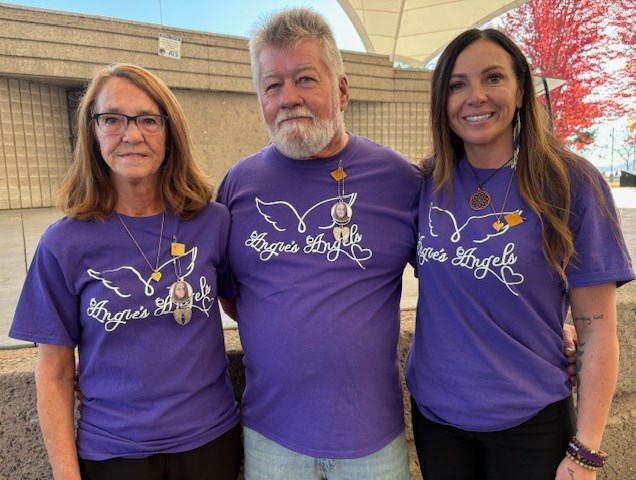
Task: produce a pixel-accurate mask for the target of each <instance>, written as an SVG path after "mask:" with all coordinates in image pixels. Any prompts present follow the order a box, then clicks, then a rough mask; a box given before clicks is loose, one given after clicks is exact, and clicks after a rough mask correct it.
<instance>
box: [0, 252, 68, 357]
mask: <svg viewBox="0 0 636 480" xmlns="http://www.w3.org/2000/svg"><path fill="white" fill-rule="evenodd" d="M71 285H72V284H69V282H68V279H67V278H66V276H65V274H64V270H63V268H62V266H61V265H60V263H59V261H58V259H57V258H56V257H55V255H54V254H53V253H52V252H51V251H50V250H49V249H48V248H47V246H46V245H45V244H44V243H43V242H42V240H41V241H40V244H39V245H38V247H37V249H36V251H35V254H34V256H33V260H32V262H31V266H30V267H29V271H28V272H27V276H26V280H25V282H24V287H23V289H22V292H21V294H20V298H19V299H18V304H17V307H16V311H15V315H14V318H13V323H12V325H11V329H10V330H9V336H10V337H12V338H16V339H19V340H26V341H30V342H34V343H43V344H50V345H65V346H73V347H74V346H77V343H78V341H79V336H80V322H79V299H78V296H77V295H76V294H75V293H74V292H73V291H72V286H71Z"/></svg>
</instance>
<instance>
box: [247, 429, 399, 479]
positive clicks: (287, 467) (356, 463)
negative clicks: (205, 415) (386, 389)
mask: <svg viewBox="0 0 636 480" xmlns="http://www.w3.org/2000/svg"><path fill="white" fill-rule="evenodd" d="M243 442H244V448H245V464H244V474H245V480H286V479H292V478H293V479H294V480H409V478H410V473H409V461H408V454H407V449H406V433H405V432H402V433H401V434H400V435H398V436H397V437H396V438H395V440H393V441H392V442H391V443H389V444H388V445H387V446H386V447H384V448H382V449H380V450H378V451H377V452H375V453H372V454H371V455H367V456H366V457H361V458H353V459H340V458H337V459H332V458H314V457H310V456H307V455H303V454H301V453H296V452H294V451H292V450H288V449H287V448H285V447H282V446H281V445H279V444H278V443H276V442H274V441H273V440H269V439H268V438H266V437H264V436H263V435H261V434H260V433H258V432H256V431H254V430H251V429H249V428H246V427H243Z"/></svg>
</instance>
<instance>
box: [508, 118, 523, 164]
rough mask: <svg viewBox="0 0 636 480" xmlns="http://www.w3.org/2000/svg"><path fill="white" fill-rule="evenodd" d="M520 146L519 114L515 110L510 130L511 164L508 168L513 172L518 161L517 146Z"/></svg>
mask: <svg viewBox="0 0 636 480" xmlns="http://www.w3.org/2000/svg"><path fill="white" fill-rule="evenodd" d="M520 144H521V113H520V111H519V110H517V113H516V114H515V121H514V126H513V128H512V146H513V152H512V163H511V164H510V167H511V168H512V169H513V170H514V169H515V168H517V160H519V146H520Z"/></svg>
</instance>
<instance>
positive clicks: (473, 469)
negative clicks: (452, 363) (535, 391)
mask: <svg viewBox="0 0 636 480" xmlns="http://www.w3.org/2000/svg"><path fill="white" fill-rule="evenodd" d="M411 410H412V418H413V434H414V436H415V447H416V449H417V456H418V458H419V461H420V468H421V470H422V475H423V477H424V478H425V479H426V480H510V479H511V478H514V479H515V480H554V475H555V474H556V470H557V467H558V466H559V464H560V463H561V460H563V458H564V457H565V450H566V448H567V445H568V441H569V439H570V437H571V436H572V435H573V434H574V424H575V422H574V408H573V403H572V398H567V399H565V400H561V401H560V402H556V403H553V404H552V405H549V406H547V407H546V408H544V409H543V410H541V411H540V412H539V413H538V414H537V415H536V416H534V417H533V418H531V419H530V420H528V421H526V422H524V423H522V424H521V425H519V426H517V427H514V428H510V429H508V430H502V431H499V432H468V431H464V430H459V429H457V428H454V427H450V426H447V425H441V424H438V423H435V422H432V421H430V420H429V419H427V418H426V417H424V416H423V415H422V414H421V412H420V411H419V409H418V408H417V405H416V403H415V400H414V399H413V398H411Z"/></svg>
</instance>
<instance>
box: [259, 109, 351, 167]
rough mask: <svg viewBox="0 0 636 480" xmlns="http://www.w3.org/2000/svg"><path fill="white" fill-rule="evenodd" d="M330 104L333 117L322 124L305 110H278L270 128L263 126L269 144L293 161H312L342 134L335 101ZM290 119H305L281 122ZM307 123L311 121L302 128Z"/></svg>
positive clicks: (341, 123) (342, 124)
mask: <svg viewBox="0 0 636 480" xmlns="http://www.w3.org/2000/svg"><path fill="white" fill-rule="evenodd" d="M334 100H335V101H334V108H335V110H334V111H335V112H337V113H336V115H335V116H334V118H329V119H325V120H317V119H316V116H315V115H314V114H313V113H312V112H311V111H310V110H309V109H308V108H306V107H297V108H294V109H293V110H281V111H280V112H279V113H278V115H276V121H275V122H274V126H273V127H271V126H270V125H267V124H266V125H265V126H266V127H267V131H268V132H269V136H270V138H271V140H272V143H273V144H274V145H275V146H276V148H278V150H280V151H281V153H282V154H283V155H285V156H286V157H290V158H297V159H305V158H312V157H315V156H316V155H317V154H318V153H320V152H321V151H322V150H324V149H325V147H327V145H329V143H330V142H331V141H332V140H333V139H334V137H335V136H336V135H337V134H338V132H340V131H344V117H343V114H342V112H341V111H340V109H339V103H338V98H337V97H336V98H335V99H334ZM294 117H304V118H305V119H304V120H297V121H288V122H283V120H285V119H288V118H294ZM307 119H310V120H311V122H312V124H311V125H306V122H307ZM281 122H283V123H282V124H281Z"/></svg>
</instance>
